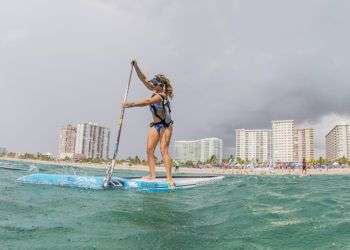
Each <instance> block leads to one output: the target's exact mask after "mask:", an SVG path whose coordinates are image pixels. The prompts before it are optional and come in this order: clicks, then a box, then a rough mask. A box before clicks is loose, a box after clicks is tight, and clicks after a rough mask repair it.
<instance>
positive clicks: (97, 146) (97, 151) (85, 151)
mask: <svg viewBox="0 0 350 250" xmlns="http://www.w3.org/2000/svg"><path fill="white" fill-rule="evenodd" d="M109 142H110V130H109V129H108V128H105V127H101V126H98V125H96V124H93V123H82V124H78V125H77V135H76V143H75V154H77V155H82V156H84V157H86V158H100V159H107V158H108V156H109Z"/></svg>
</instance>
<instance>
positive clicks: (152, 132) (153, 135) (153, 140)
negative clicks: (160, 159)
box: [144, 128, 159, 180]
mask: <svg viewBox="0 0 350 250" xmlns="http://www.w3.org/2000/svg"><path fill="white" fill-rule="evenodd" d="M158 141H159V134H158V132H157V130H156V129H154V128H150V129H149V131H148V136H147V161H148V167H149V174H148V176H145V177H144V178H145V179H149V180H152V179H155V178H156V159H155V157H154V150H155V149H156V146H157V144H158Z"/></svg>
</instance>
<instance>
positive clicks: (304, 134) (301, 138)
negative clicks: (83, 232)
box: [294, 128, 315, 162]
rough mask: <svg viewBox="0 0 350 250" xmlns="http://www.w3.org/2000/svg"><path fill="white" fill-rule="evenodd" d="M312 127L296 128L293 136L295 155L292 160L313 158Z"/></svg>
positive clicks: (300, 160)
mask: <svg viewBox="0 0 350 250" xmlns="http://www.w3.org/2000/svg"><path fill="white" fill-rule="evenodd" d="M314 141H315V140H314V129H313V128H302V129H297V130H296V137H295V142H294V143H295V156H294V160H295V161H298V162H302V161H303V159H305V160H306V161H309V160H313V159H314V158H315V142H314Z"/></svg>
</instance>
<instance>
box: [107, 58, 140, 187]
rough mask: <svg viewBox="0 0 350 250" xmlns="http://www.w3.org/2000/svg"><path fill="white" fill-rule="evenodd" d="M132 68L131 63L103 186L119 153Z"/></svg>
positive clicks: (109, 176) (108, 179) (110, 176)
mask: <svg viewBox="0 0 350 250" xmlns="http://www.w3.org/2000/svg"><path fill="white" fill-rule="evenodd" d="M133 69H134V64H131V69H130V74H129V82H128V86H127V88H126V91H125V94H124V99H123V103H122V106H121V111H120V117H119V121H118V132H117V140H116V142H115V144H114V152H113V158H112V163H111V165H110V166H109V167H108V168H107V171H106V178H105V180H104V186H106V185H107V184H108V183H109V182H110V180H111V178H112V174H113V170H114V167H115V165H116V160H117V156H118V153H119V144H120V137H121V133H122V127H123V121H124V114H125V108H124V106H123V105H124V103H125V102H126V101H127V100H128V95H129V90H130V85H131V78H132V72H133Z"/></svg>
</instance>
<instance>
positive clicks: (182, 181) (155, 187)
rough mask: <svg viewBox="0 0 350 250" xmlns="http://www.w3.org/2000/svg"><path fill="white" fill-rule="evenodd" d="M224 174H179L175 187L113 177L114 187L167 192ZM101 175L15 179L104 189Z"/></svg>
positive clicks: (41, 175)
mask: <svg viewBox="0 0 350 250" xmlns="http://www.w3.org/2000/svg"><path fill="white" fill-rule="evenodd" d="M223 178H224V176H198V177H197V176H179V177H174V181H175V188H174V187H171V186H170V185H169V184H168V182H167V181H166V179H165V178H157V179H156V180H152V181H148V180H144V179H141V178H119V177H113V178H112V181H113V183H115V184H116V188H119V189H124V190H136V191H144V192H167V191H171V190H174V189H175V190H177V189H186V188H193V187H196V186H202V185H206V184H209V183H213V182H216V181H219V180H222V179H223ZM103 180H104V177H103V176H77V175H61V174H40V173H38V174H31V175H26V176H23V177H20V178H19V179H17V181H19V182H22V183H28V184H43V185H55V186H65V187H77V188H90V189H104V187H103V184H104V182H103Z"/></svg>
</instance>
